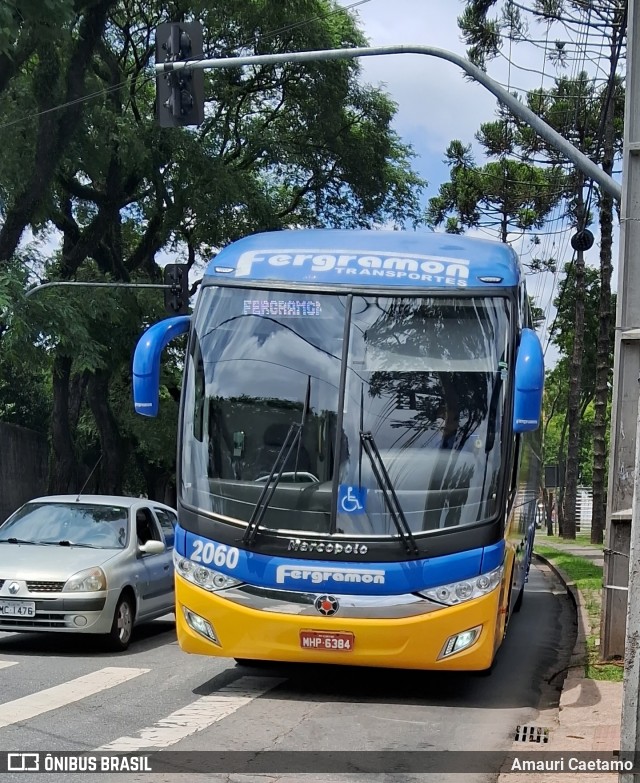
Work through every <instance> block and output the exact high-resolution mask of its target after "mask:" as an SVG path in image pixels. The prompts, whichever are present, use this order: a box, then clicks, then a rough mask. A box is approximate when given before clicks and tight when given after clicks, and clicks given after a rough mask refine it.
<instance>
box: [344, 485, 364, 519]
mask: <svg viewBox="0 0 640 783" xmlns="http://www.w3.org/2000/svg"><path fill="white" fill-rule="evenodd" d="M366 500H367V490H366V488H365V487H356V486H353V485H352V484H340V486H339V487H338V511H339V513H341V514H364V513H365V505H366Z"/></svg>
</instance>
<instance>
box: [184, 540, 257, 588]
mask: <svg viewBox="0 0 640 783" xmlns="http://www.w3.org/2000/svg"><path fill="white" fill-rule="evenodd" d="M173 562H174V565H175V567H176V571H177V572H178V574H180V576H181V577H182V578H183V579H186V580H187V582H191V584H194V585H197V586H198V587H201V588H202V589H203V590H208V591H209V592H210V593H215V592H217V591H218V590H226V589H227V588H229V587H236V585H240V584H242V582H241V581H240V580H239V579H234V578H233V577H232V576H227V575H226V574H221V573H220V571H214V570H213V569H212V568H207V566H203V565H200V563H194V562H193V560H189V559H188V558H186V557H182V555H179V554H178V553H177V552H176V551H175V550H174V552H173Z"/></svg>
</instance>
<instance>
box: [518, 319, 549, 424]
mask: <svg viewBox="0 0 640 783" xmlns="http://www.w3.org/2000/svg"><path fill="white" fill-rule="evenodd" d="M543 391H544V354H543V352H542V345H540V340H539V339H538V335H537V334H536V333H535V332H534V331H533V329H523V330H522V335H521V337H520V345H519V346H518V358H517V360H516V377H515V395H514V401H513V431H514V432H532V431H533V430H537V429H538V427H539V426H540V420H541V418H542V392H543Z"/></svg>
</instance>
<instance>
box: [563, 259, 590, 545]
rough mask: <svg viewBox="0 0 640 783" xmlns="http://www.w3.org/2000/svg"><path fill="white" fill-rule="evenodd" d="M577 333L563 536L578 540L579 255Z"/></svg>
mask: <svg viewBox="0 0 640 783" xmlns="http://www.w3.org/2000/svg"><path fill="white" fill-rule="evenodd" d="M575 286H576V289H575V294H576V309H575V333H574V339H573V350H572V352H571V364H570V368H569V399H568V403H567V422H568V437H567V468H566V473H565V482H564V497H563V500H562V505H563V515H562V516H563V527H562V537H563V538H572V539H575V537H576V497H577V492H578V464H579V457H580V389H581V384H582V354H583V352H584V300H585V272H584V253H583V252H582V251H580V250H579V251H577V252H576V264H575Z"/></svg>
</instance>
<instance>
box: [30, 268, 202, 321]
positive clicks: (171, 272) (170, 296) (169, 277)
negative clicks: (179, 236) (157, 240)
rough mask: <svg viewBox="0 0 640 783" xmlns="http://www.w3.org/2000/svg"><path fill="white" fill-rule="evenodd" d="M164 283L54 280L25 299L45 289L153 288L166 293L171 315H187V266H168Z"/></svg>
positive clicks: (33, 289)
mask: <svg viewBox="0 0 640 783" xmlns="http://www.w3.org/2000/svg"><path fill="white" fill-rule="evenodd" d="M165 281H166V282H164V283H92V282H89V281H86V282H85V281H76V280H54V281H52V282H50V283H41V284H40V285H35V286H33V288H29V290H28V291H26V292H25V295H24V298H25V299H28V298H29V297H30V296H33V294H35V293H37V292H38V291H42V290H43V289H45V288H62V287H64V288H73V287H76V288H78V287H79V288H152V289H156V290H158V289H163V290H164V291H165V307H166V309H167V310H169V311H170V312H171V313H176V314H177V313H185V312H187V311H188V308H189V291H188V287H189V270H188V268H187V265H186V264H167V266H166V267H165Z"/></svg>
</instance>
